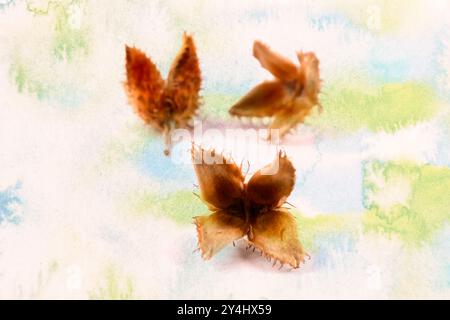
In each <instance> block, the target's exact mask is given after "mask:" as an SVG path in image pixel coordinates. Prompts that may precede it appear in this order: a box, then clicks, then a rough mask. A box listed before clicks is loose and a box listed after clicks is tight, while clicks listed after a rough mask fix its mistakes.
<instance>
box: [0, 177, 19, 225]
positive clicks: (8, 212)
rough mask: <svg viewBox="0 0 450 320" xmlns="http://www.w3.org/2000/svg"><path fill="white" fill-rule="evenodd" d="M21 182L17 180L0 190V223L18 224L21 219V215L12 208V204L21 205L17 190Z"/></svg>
mask: <svg viewBox="0 0 450 320" xmlns="http://www.w3.org/2000/svg"><path fill="white" fill-rule="evenodd" d="M21 185H22V184H21V183H20V182H17V183H16V184H15V185H14V186H11V187H9V188H7V189H6V190H4V191H0V224H3V223H5V222H6V223H12V224H15V225H18V224H19V223H20V222H21V221H22V217H21V216H20V215H18V214H17V212H16V211H15V210H14V209H13V206H14V205H22V204H23V201H22V199H21V198H20V197H19V196H18V190H19V189H20V188H21Z"/></svg>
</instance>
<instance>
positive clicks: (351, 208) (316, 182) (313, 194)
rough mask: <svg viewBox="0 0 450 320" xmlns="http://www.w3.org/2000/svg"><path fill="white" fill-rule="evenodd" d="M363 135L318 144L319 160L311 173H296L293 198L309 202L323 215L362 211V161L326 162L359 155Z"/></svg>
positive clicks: (326, 140)
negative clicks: (350, 155)
mask: <svg viewBox="0 0 450 320" xmlns="http://www.w3.org/2000/svg"><path fill="white" fill-rule="evenodd" d="M364 136H365V133H361V132H360V133H357V134H355V135H351V136H345V137H338V138H334V139H330V138H327V139H324V140H323V141H321V142H319V143H318V145H317V147H318V149H319V152H320V159H319V160H318V162H317V163H316V165H315V166H314V168H313V170H309V171H308V172H299V173H298V174H297V181H296V188H295V189H294V192H293V197H297V196H300V197H302V198H304V199H308V202H309V203H310V204H311V205H312V206H313V207H314V208H316V209H318V210H319V211H321V212H324V213H330V212H332V213H351V212H362V211H363V210H364V206H363V198H362V192H363V183H362V179H363V174H362V160H361V159H356V160H355V161H352V162H348V163H345V162H343V161H342V162H341V163H338V164H332V163H328V161H329V160H330V158H329V157H327V156H328V155H330V154H333V155H336V156H337V157H345V156H346V155H348V154H360V153H361V152H362V151H363V150H364V146H363V144H362V141H363V138H364Z"/></svg>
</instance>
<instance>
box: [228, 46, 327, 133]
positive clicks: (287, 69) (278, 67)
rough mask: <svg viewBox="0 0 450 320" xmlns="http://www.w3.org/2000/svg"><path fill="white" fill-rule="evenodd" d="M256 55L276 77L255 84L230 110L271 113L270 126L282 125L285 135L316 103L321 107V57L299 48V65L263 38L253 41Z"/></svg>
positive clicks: (258, 114) (236, 113)
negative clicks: (263, 40) (282, 54)
mask: <svg viewBox="0 0 450 320" xmlns="http://www.w3.org/2000/svg"><path fill="white" fill-rule="evenodd" d="M253 56H254V57H255V58H256V59H258V60H259V62H260V63H261V66H262V67H263V68H265V69H267V70H268V71H269V72H270V73H272V75H273V76H274V77H275V79H274V80H271V81H265V82H263V83H261V84H259V85H257V86H256V87H254V88H253V89H252V90H250V91H249V92H248V93H247V94H246V95H245V96H244V97H242V99H240V100H239V101H238V102H237V103H236V104H235V105H234V106H232V107H231V109H230V111H229V112H230V114H231V115H234V116H238V117H272V118H273V120H272V122H271V124H270V129H279V130H280V137H283V136H284V135H285V134H286V133H288V132H289V131H290V130H291V129H293V128H294V127H296V126H297V125H298V124H299V123H302V122H304V120H305V118H306V117H307V116H308V115H309V114H310V113H311V111H312V109H313V108H314V107H315V106H319V108H321V106H320V103H319V99H318V95H319V92H320V86H321V80H320V75H319V60H318V59H317V57H316V55H315V54H314V53H312V52H306V53H302V52H299V53H297V58H298V60H299V62H300V66H297V65H296V64H294V63H293V62H291V61H290V60H289V59H287V58H285V57H283V56H281V55H279V54H278V53H276V52H274V51H272V50H271V49H270V48H269V47H268V46H267V45H265V44H264V43H262V42H260V41H255V43H254V45H253Z"/></svg>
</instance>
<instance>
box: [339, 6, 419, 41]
mask: <svg viewBox="0 0 450 320" xmlns="http://www.w3.org/2000/svg"><path fill="white" fill-rule="evenodd" d="M332 6H333V9H334V10H337V11H338V12H342V13H343V14H344V15H345V16H346V17H348V18H349V19H350V21H352V22H353V23H354V24H355V25H356V26H358V27H359V28H364V29H367V30H370V31H372V32H376V33H382V34H388V33H393V32H396V31H398V30H401V29H402V28H404V27H405V26H406V25H407V24H409V23H410V20H408V18H410V17H411V16H416V15H417V13H418V12H420V8H421V6H423V2H421V0H397V1H391V0H370V1H369V2H368V1H348V2H347V3H345V2H335V3H334V5H333V4H332Z"/></svg>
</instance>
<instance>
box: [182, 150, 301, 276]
mask: <svg viewBox="0 0 450 320" xmlns="http://www.w3.org/2000/svg"><path fill="white" fill-rule="evenodd" d="M191 152H192V160H193V164H194V169H195V173H196V175H197V179H198V182H199V188H200V197H201V199H202V200H203V201H204V202H205V203H206V204H207V206H208V208H209V210H210V211H211V214H209V215H205V216H199V217H195V218H194V222H195V224H196V226H197V235H198V242H199V248H200V250H201V253H202V257H203V258H204V259H206V260H207V259H210V258H211V257H212V256H214V255H215V254H216V253H217V252H219V251H220V250H221V249H222V248H224V247H225V246H227V245H229V244H232V243H234V242H233V241H235V240H238V239H240V238H242V237H244V236H247V240H248V242H249V247H253V248H256V250H258V251H260V252H261V255H264V256H265V257H267V258H270V259H274V260H276V261H279V262H280V264H281V265H283V264H289V265H291V266H292V267H293V268H298V267H299V266H300V263H301V262H304V260H305V257H306V256H307V253H306V252H305V251H304V250H303V248H302V246H301V244H300V241H299V239H298V234H297V227H296V221H295V217H294V216H293V215H292V214H291V213H290V212H289V211H288V210H287V209H285V208H282V207H281V206H282V205H283V204H284V203H285V200H286V199H287V198H288V196H289V195H290V193H291V192H292V190H293V188H294V184H295V169H294V167H293V166H292V163H291V162H290V161H289V159H288V158H287V157H286V155H285V154H284V153H281V152H280V153H279V154H278V158H277V159H276V161H277V162H278V171H277V172H276V173H274V174H272V175H265V174H264V172H265V171H263V170H264V168H263V169H261V170H259V171H258V172H256V173H255V174H254V175H253V176H252V177H251V179H250V180H249V181H248V183H245V182H244V176H243V174H242V173H241V170H240V169H239V167H238V166H237V165H236V164H235V163H234V162H233V161H231V160H230V159H225V158H224V157H223V156H222V155H217V154H215V153H214V151H212V152H211V151H209V152H207V151H206V150H204V149H202V148H200V147H196V146H195V145H193V146H192V151H191ZM206 157H207V158H208V159H205V158H206ZM211 158H213V159H214V161H210V160H211Z"/></svg>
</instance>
